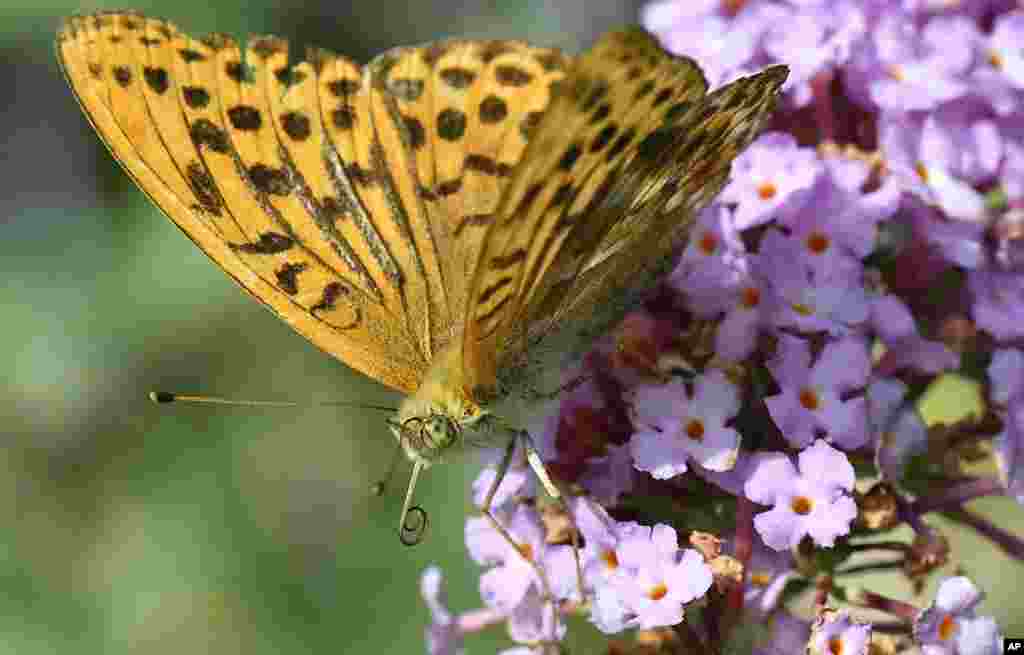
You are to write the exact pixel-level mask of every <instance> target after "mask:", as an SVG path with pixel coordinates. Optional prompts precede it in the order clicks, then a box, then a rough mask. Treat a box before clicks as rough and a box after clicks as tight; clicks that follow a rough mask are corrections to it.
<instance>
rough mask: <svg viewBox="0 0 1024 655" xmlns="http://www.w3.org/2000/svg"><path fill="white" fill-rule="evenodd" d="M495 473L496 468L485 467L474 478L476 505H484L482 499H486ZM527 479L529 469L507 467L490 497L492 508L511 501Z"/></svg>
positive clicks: (496, 472) (495, 475)
mask: <svg viewBox="0 0 1024 655" xmlns="http://www.w3.org/2000/svg"><path fill="white" fill-rule="evenodd" d="M497 475H498V470H497V469H496V468H492V467H487V468H485V469H483V470H481V471H480V474H479V475H477V476H476V480H474V481H473V504H474V505H476V506H477V507H483V506H484V500H486V499H487V494H488V493H489V492H490V491H491V486H492V485H493V484H494V479H495V477H497ZM529 479H530V472H529V471H527V470H524V469H521V468H518V467H515V468H513V467H509V469H508V470H507V471H505V477H503V478H502V479H501V484H500V485H498V490H497V491H496V492H495V494H494V498H492V499H491V503H492V505H491V506H492V508H498V507H502V506H503V505H505V504H506V503H509V502H511V501H512V499H513V498H514V497H515V496H516V495H517V494H519V493H520V492H521V491H522V490H523V488H524V487H525V486H526V484H527V482H529Z"/></svg>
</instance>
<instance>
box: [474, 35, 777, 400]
mask: <svg viewBox="0 0 1024 655" xmlns="http://www.w3.org/2000/svg"><path fill="white" fill-rule="evenodd" d="M784 78H785V68H784V67H774V68H772V69H769V70H767V71H765V72H763V73H761V74H760V75H758V76H755V77H752V78H745V79H744V80H740V81H738V82H736V83H734V84H733V85H731V86H728V87H725V88H724V89H721V90H719V91H716V92H715V93H714V94H712V95H710V96H707V95H705V94H706V89H707V84H706V82H705V80H704V77H703V74H702V73H701V71H700V69H699V67H698V66H697V64H696V63H695V62H693V61H692V60H690V59H688V58H676V57H672V56H671V55H669V54H668V53H666V52H665V51H663V50H662V49H661V48H660V47H659V46H658V44H657V42H656V41H655V40H654V38H653V37H651V36H650V35H648V34H647V33H646V32H644V31H643V30H641V29H639V28H629V29H626V30H622V31H619V32H612V33H610V34H608V35H606V36H604V37H602V39H601V40H599V41H598V42H597V44H595V46H594V47H593V48H592V49H591V50H590V51H589V52H587V53H585V54H584V55H581V56H580V57H579V58H577V59H576V60H575V62H574V65H573V66H572V68H571V69H570V70H569V72H568V74H567V77H566V79H565V80H564V82H563V88H562V91H561V93H560V94H559V95H558V96H557V97H556V98H555V99H554V101H553V102H552V104H551V107H550V108H549V110H548V112H547V114H546V115H545V117H544V119H543V120H542V121H541V123H540V125H539V127H538V133H537V134H536V135H535V137H534V139H533V141H532V142H531V143H530V145H529V147H528V149H527V152H526V154H525V156H524V159H523V163H522V164H521V165H520V166H519V167H518V168H517V169H516V171H515V172H514V174H513V180H512V182H511V183H510V185H509V189H508V190H507V192H506V194H505V196H503V198H502V201H501V205H500V208H499V211H498V214H499V218H498V220H497V222H496V223H495V225H494V227H493V228H492V230H491V231H490V232H489V233H488V235H487V237H486V239H485V242H484V252H483V254H482V256H481V259H480V261H479V262H478V265H477V269H476V273H475V275H474V279H473V286H472V291H471V305H470V309H469V312H468V313H467V317H466V323H467V330H466V338H465V341H464V360H465V362H466V363H467V364H466V366H467V369H469V370H471V371H472V372H474V373H475V374H476V379H475V380H474V383H475V384H476V385H478V386H481V387H484V388H486V387H488V386H491V385H493V384H494V383H495V382H496V380H497V377H498V369H499V366H500V367H501V369H502V370H503V371H504V372H505V374H506V375H507V374H508V372H509V369H510V367H511V364H510V362H511V360H513V359H514V358H515V355H517V354H518V353H520V352H522V351H523V350H524V349H526V348H527V347H528V346H529V345H530V344H532V343H536V341H537V340H538V339H539V338H540V337H541V336H544V335H546V334H548V333H550V332H552V331H555V330H556V329H557V328H559V327H562V326H565V325H567V324H573V323H575V321H576V319H579V318H580V317H581V316H582V315H584V314H587V313H589V314H602V316H598V317H597V322H603V323H605V324H606V323H608V322H611V321H612V320H614V319H615V317H616V316H619V315H621V311H622V309H623V306H624V305H623V303H620V302H617V301H618V298H616V297H615V296H614V294H613V292H614V291H615V290H617V289H622V288H623V287H624V286H626V285H627V284H632V283H634V282H635V281H636V280H635V277H636V275H637V274H639V273H640V271H642V270H643V269H644V268H647V267H650V266H653V265H655V264H656V263H657V262H660V260H663V259H664V257H665V255H667V254H668V253H669V252H671V250H672V249H673V248H674V247H676V246H678V245H679V241H680V237H683V236H685V233H686V230H687V228H688V226H689V224H690V223H691V222H692V219H693V217H694V214H695V212H696V211H697V209H699V208H700V207H701V206H703V205H704V204H706V203H707V202H708V201H710V199H711V198H713V197H714V195H715V194H716V193H717V192H718V190H719V189H720V187H721V185H722V184H724V182H725V180H726V178H727V176H728V170H729V165H730V162H731V161H732V159H733V158H734V157H735V155H736V154H737V153H738V152H739V151H740V150H741V149H742V148H743V147H745V146H746V145H747V144H748V143H749V141H750V140H752V139H753V137H754V136H755V135H756V133H757V131H758V130H759V129H760V127H761V125H762V123H763V121H764V119H765V117H766V116H767V113H768V111H769V110H770V108H771V106H772V104H773V99H774V96H775V95H776V92H777V90H778V88H779V86H780V85H781V83H782V81H783V79H784ZM603 314H607V316H603ZM584 337H586V338H588V339H589V337H590V335H589V331H588V335H581V338H584ZM527 377H528V376H527Z"/></svg>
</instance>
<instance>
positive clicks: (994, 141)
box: [879, 101, 1003, 222]
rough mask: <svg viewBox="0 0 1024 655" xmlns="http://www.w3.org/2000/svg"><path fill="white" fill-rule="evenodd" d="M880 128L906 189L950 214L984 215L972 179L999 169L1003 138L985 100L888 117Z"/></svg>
mask: <svg viewBox="0 0 1024 655" xmlns="http://www.w3.org/2000/svg"><path fill="white" fill-rule="evenodd" d="M979 114H980V115H979ZM879 130H880V137H879V139H880V141H881V146H882V148H883V149H884V150H885V152H886V157H887V164H888V166H889V167H890V168H891V169H892V171H893V174H894V175H895V176H896V177H897V178H899V179H900V180H901V181H902V182H903V183H904V184H905V186H906V188H907V189H908V190H910V191H912V192H914V193H915V194H917V195H919V196H921V197H922V198H924V199H925V200H926V201H928V202H930V203H932V204H935V205H938V206H939V207H941V208H942V210H943V211H944V212H945V213H946V214H947V215H948V216H950V217H952V218H955V219H957V220H962V221H974V222H979V221H984V219H985V211H986V210H985V198H984V196H983V195H982V194H981V193H979V192H978V191H976V190H975V189H974V188H973V186H972V185H973V184H976V183H979V182H984V181H987V180H990V179H992V178H993V177H994V176H995V175H996V173H997V171H998V167H999V165H1000V162H1001V161H1002V158H1003V140H1002V137H1001V136H1000V134H999V130H998V128H997V127H996V125H995V124H994V123H993V122H992V121H991V120H989V119H987V118H986V117H985V115H984V108H983V107H982V106H981V105H979V104H978V103H971V102H967V101H964V102H959V103H957V104H955V105H950V106H948V107H945V108H943V109H942V110H941V111H937V112H933V113H929V114H927V115H924V116H921V117H916V116H915V117H913V118H907V117H903V116H900V117H890V118H889V119H888V120H883V122H882V124H881V126H880V128H879Z"/></svg>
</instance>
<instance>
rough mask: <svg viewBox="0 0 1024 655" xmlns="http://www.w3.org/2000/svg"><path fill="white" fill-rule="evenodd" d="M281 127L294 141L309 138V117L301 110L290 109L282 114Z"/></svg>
mask: <svg viewBox="0 0 1024 655" xmlns="http://www.w3.org/2000/svg"><path fill="white" fill-rule="evenodd" d="M281 129H282V130H284V133H285V134H287V135H288V137H289V138H290V139H291V140H293V141H305V140H306V139H308V138H309V134H310V127H309V118H308V117H307V116H306V115H305V114H303V113H302V112H300V111H290V112H287V113H285V114H282V115H281Z"/></svg>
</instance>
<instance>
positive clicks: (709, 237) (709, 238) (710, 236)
mask: <svg viewBox="0 0 1024 655" xmlns="http://www.w3.org/2000/svg"><path fill="white" fill-rule="evenodd" d="M698 247H699V248H700V250H701V252H703V253H704V254H705V255H713V254H715V250H716V249H717V248H718V237H716V236H715V235H714V233H712V232H705V233H704V234H702V235H700V244H699V246H698Z"/></svg>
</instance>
